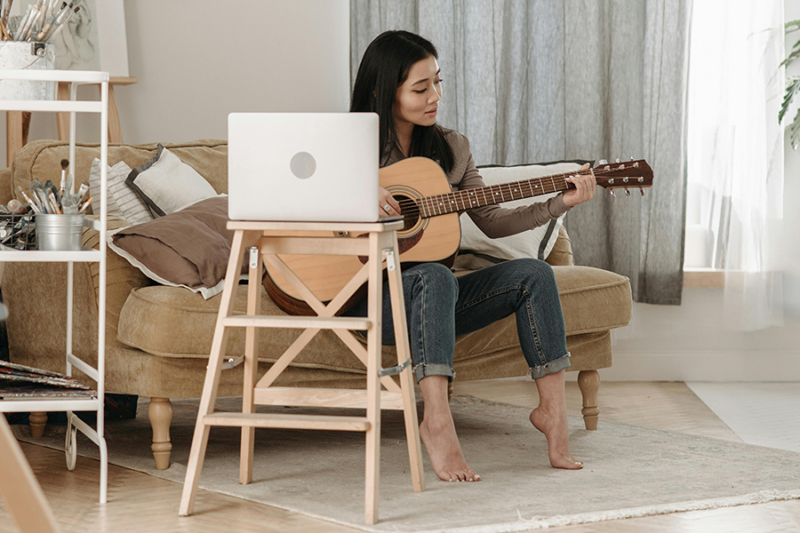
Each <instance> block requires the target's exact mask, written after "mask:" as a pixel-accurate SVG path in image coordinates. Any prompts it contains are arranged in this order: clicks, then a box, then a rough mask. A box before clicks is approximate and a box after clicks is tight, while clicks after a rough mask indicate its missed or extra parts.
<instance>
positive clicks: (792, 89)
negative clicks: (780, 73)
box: [778, 76, 800, 124]
mask: <svg viewBox="0 0 800 533" xmlns="http://www.w3.org/2000/svg"><path fill="white" fill-rule="evenodd" d="M799 90H800V76H790V77H788V78H786V93H785V94H784V96H783V104H781V110H780V111H779V112H778V123H779V124H780V123H781V122H783V117H784V115H786V112H787V111H788V110H789V106H790V105H792V100H794V97H795V95H796V94H797V91H799Z"/></svg>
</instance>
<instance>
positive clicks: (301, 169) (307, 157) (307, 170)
mask: <svg viewBox="0 0 800 533" xmlns="http://www.w3.org/2000/svg"><path fill="white" fill-rule="evenodd" d="M289 166H290V167H291V169H292V174H294V175H295V176H297V177H298V178H300V179H301V180H304V179H308V178H310V177H311V176H313V175H314V172H316V170H317V162H316V160H314V156H312V155H311V154H309V153H308V152H297V153H296V154H294V157H292V161H291V163H289Z"/></svg>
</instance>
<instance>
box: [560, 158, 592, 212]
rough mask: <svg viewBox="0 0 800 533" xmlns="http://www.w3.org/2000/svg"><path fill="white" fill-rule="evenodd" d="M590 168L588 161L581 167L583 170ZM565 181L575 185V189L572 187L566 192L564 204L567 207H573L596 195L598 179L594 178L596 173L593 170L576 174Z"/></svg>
mask: <svg viewBox="0 0 800 533" xmlns="http://www.w3.org/2000/svg"><path fill="white" fill-rule="evenodd" d="M588 169H589V164H588V163H586V164H585V165H583V166H582V167H581V168H580V170H581V171H583V170H588ZM565 181H568V182H570V183H572V184H574V185H575V188H574V189H570V190H568V191H567V192H565V193H564V204H565V205H566V206H567V207H573V206H576V205H578V204H582V203H583V202H587V201H589V200H591V199H592V196H594V187H595V184H596V183H597V181H596V180H595V178H594V174H592V173H591V172H590V173H589V174H575V175H573V176H570V177H569V178H566V179H565Z"/></svg>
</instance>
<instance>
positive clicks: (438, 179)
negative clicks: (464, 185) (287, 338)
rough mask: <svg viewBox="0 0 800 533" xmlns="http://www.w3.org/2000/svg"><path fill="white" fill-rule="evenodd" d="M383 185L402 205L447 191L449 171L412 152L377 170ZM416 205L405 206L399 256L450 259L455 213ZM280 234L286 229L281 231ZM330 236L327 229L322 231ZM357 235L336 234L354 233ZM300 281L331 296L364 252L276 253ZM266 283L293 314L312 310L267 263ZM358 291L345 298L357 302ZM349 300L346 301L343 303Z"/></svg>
mask: <svg viewBox="0 0 800 533" xmlns="http://www.w3.org/2000/svg"><path fill="white" fill-rule="evenodd" d="M380 184H381V187H383V188H385V189H386V190H388V191H389V192H390V193H391V194H392V196H393V197H394V198H395V199H396V200H397V201H398V202H400V203H401V205H403V202H404V201H408V200H417V199H421V198H425V197H429V196H435V195H440V194H448V193H450V192H451V189H450V184H449V183H448V182H447V176H445V174H444V171H443V170H442V169H441V167H440V166H439V165H437V164H436V163H435V162H434V161H432V160H430V159H426V158H422V157H411V158H408V159H404V160H403V161H400V162H398V163H395V164H393V165H390V166H388V167H384V168H382V169H381V170H380ZM414 211H415V210H414V209H411V210H409V212H405V207H404V212H403V215H404V216H405V225H404V227H403V229H402V230H401V231H399V232H398V234H397V237H398V244H399V248H400V262H401V264H402V265H403V266H406V267H408V266H409V265H410V264H414V263H421V262H442V263H445V264H448V263H449V264H450V265H452V262H453V260H455V256H456V253H457V252H458V246H459V243H460V242H461V226H460V224H459V221H458V217H459V215H458V213H448V214H444V215H441V216H436V217H428V218H423V217H420V216H419V213H415V212H414ZM282 235H286V233H283V234H282ZM295 235H300V236H320V232H295ZM324 236H328V235H324ZM354 237H358V235H350V236H343V237H339V238H343V239H346V238H354ZM279 257H280V258H281V260H283V261H284V262H285V263H286V264H287V265H288V266H289V268H290V269H292V271H293V272H294V273H295V274H296V275H297V276H298V277H299V278H300V279H301V280H302V281H303V283H304V284H305V285H306V286H307V287H308V288H309V289H310V290H311V292H313V293H314V295H316V297H317V298H319V299H320V300H321V301H323V302H328V301H330V300H332V299H333V298H334V297H335V296H336V295H337V294H338V293H339V291H341V289H342V288H343V287H344V286H345V285H346V284H347V283H348V282H349V281H350V280H351V279H352V278H353V276H355V275H356V274H357V273H358V271H359V270H361V268H362V267H363V266H364V261H365V258H359V257H356V256H342V255H279ZM264 286H265V288H266V290H267V293H268V294H269V295H270V297H271V298H272V300H273V301H274V302H275V304H276V305H277V306H278V307H279V308H281V309H282V310H283V311H285V312H286V313H289V314H291V315H313V314H315V313H314V312H313V311H312V310H311V308H310V307H308V305H307V304H306V303H305V302H304V301H303V299H302V298H301V297H300V295H299V294H298V293H297V291H296V290H295V289H294V287H292V285H291V284H290V283H289V282H288V281H287V280H286V279H285V278H284V277H283V276H281V275H280V274H278V273H277V272H275V271H274V269H271V267H270V265H269V264H266V276H265V277H264ZM361 296H362V295H361V294H359V293H356V296H355V297H354V298H353V299H352V300H351V302H349V304H352V303H355V301H357V299H358V298H360V297H361ZM347 307H348V305H345V308H347Z"/></svg>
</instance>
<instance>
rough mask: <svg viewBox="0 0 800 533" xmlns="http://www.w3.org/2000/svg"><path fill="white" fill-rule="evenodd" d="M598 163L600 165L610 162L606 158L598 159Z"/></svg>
mask: <svg viewBox="0 0 800 533" xmlns="http://www.w3.org/2000/svg"><path fill="white" fill-rule="evenodd" d="M597 164H598V165H607V164H608V161H607V160H605V159H601V160H600V161H598V162H597Z"/></svg>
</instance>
